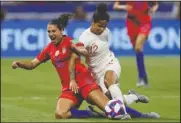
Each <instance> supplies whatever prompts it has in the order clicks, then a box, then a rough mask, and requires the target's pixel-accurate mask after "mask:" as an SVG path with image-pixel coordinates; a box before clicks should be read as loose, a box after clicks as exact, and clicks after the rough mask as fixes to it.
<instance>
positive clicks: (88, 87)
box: [37, 36, 99, 105]
mask: <svg viewBox="0 0 181 123" xmlns="http://www.w3.org/2000/svg"><path fill="white" fill-rule="evenodd" d="M71 44H72V42H71V38H69V37H66V36H65V37H64V39H63V40H62V42H61V43H60V44H59V45H58V46H57V47H56V46H55V45H54V44H53V43H52V42H50V43H49V44H48V45H47V46H46V47H45V48H44V49H43V50H42V52H41V53H40V54H39V55H38V56H37V59H38V60H39V61H41V62H44V61H47V60H49V59H51V62H52V64H53V65H54V66H55V68H56V70H57V73H58V75H59V77H60V80H61V84H62V94H61V95H60V98H67V99H70V100H72V101H73V102H74V103H75V104H76V105H78V104H80V103H81V102H82V99H80V98H78V97H79V96H81V97H83V98H84V99H87V96H88V94H89V92H90V91H92V90H94V89H97V88H99V86H98V85H97V84H96V82H95V81H94V79H93V78H92V76H91V74H90V73H89V72H88V69H87V68H86V67H85V66H84V65H83V64H81V62H80V59H78V60H77V61H76V65H75V75H76V82H77V85H78V87H79V94H80V95H79V96H78V95H75V94H74V93H73V92H72V91H71V90H70V89H69V84H70V74H69V66H68V63H69V60H70V55H71Z"/></svg>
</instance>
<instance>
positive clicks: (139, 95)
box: [128, 90, 149, 103]
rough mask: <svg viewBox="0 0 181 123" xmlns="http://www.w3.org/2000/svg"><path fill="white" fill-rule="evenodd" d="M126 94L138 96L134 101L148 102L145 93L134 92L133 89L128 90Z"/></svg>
mask: <svg viewBox="0 0 181 123" xmlns="http://www.w3.org/2000/svg"><path fill="white" fill-rule="evenodd" d="M128 94H134V95H136V96H137V98H138V100H136V102H142V103H148V102H149V99H148V97H146V96H145V95H141V94H139V93H137V92H135V91H134V90H129V91H128Z"/></svg>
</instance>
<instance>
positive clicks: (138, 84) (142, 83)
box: [136, 79, 145, 87]
mask: <svg viewBox="0 0 181 123" xmlns="http://www.w3.org/2000/svg"><path fill="white" fill-rule="evenodd" d="M144 85H145V83H144V81H143V80H142V79H140V81H138V82H137V83H136V86H137V87H141V86H144Z"/></svg>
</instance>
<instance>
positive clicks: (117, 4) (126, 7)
mask: <svg viewBox="0 0 181 123" xmlns="http://www.w3.org/2000/svg"><path fill="white" fill-rule="evenodd" d="M113 9H115V10H125V11H130V10H131V9H132V6H129V5H126V4H125V5H124V4H121V2H120V0H116V1H115V2H114V5H113Z"/></svg>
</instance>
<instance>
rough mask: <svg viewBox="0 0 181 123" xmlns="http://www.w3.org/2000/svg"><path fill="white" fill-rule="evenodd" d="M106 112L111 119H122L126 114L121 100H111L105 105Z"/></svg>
mask: <svg viewBox="0 0 181 123" xmlns="http://www.w3.org/2000/svg"><path fill="white" fill-rule="evenodd" d="M105 113H106V115H107V117H108V118H110V119H120V118H121V117H122V115H124V114H125V111H124V108H123V103H122V102H121V100H116V99H113V100H110V101H109V102H108V103H107V105H106V106H105Z"/></svg>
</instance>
